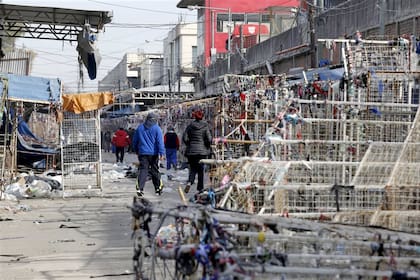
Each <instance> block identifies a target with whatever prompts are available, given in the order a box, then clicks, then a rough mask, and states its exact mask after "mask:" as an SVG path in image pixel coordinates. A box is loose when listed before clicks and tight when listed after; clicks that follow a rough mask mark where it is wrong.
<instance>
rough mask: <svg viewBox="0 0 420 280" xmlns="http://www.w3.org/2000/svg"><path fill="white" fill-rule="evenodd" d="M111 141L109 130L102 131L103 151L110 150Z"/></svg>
mask: <svg viewBox="0 0 420 280" xmlns="http://www.w3.org/2000/svg"><path fill="white" fill-rule="evenodd" d="M111 141H112V136H111V131H109V130H107V131H105V133H104V151H105V152H107V153H109V152H110V151H111Z"/></svg>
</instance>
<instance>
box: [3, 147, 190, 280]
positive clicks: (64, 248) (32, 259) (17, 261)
mask: <svg viewBox="0 0 420 280" xmlns="http://www.w3.org/2000/svg"><path fill="white" fill-rule="evenodd" d="M114 160H115V159H114V155H113V154H104V155H103V162H104V164H103V166H104V174H106V173H107V172H108V171H109V170H110V169H116V168H117V167H116V166H114V165H113V163H114ZM135 161H136V157H135V155H133V154H129V155H126V158H125V162H126V163H131V162H135ZM162 171H164V170H162ZM180 172H182V171H180ZM105 177H106V176H104V182H103V184H104V192H103V197H91V198H66V199H62V198H57V199H27V200H21V201H19V202H10V201H0V271H1V274H0V275H1V276H0V278H1V279H91V278H99V279H119V280H120V279H133V274H132V260H131V259H132V252H133V246H132V240H131V233H132V231H131V228H130V226H131V212H130V209H128V207H129V206H130V205H131V201H132V198H133V195H134V194H135V188H134V184H135V179H133V178H123V179H118V180H109V179H105ZM148 184H150V183H148ZM177 186H178V183H175V182H172V183H167V184H166V189H165V192H164V195H163V196H161V197H158V196H156V195H155V194H154V191H153V187H152V186H151V185H146V191H145V196H146V198H148V199H150V200H152V201H164V202H165V203H177V202H178V201H179V198H178V194H177V192H176V191H175V188H176V187H177ZM9 219H10V220H9Z"/></svg>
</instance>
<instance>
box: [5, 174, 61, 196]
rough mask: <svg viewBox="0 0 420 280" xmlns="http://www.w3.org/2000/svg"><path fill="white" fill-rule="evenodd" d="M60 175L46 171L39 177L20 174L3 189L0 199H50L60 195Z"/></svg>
mask: <svg viewBox="0 0 420 280" xmlns="http://www.w3.org/2000/svg"><path fill="white" fill-rule="evenodd" d="M62 190H63V187H62V183H61V174H59V173H57V171H55V170H47V171H45V172H44V173H42V174H40V175H35V174H34V173H33V172H29V173H20V174H18V175H17V176H16V177H15V178H13V179H12V181H11V184H9V185H7V186H5V187H4V192H2V195H1V199H2V200H3V199H4V200H11V201H17V200H20V199H26V198H51V197H60V196H61V195H62Z"/></svg>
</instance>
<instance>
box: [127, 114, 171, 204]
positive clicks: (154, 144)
mask: <svg viewBox="0 0 420 280" xmlns="http://www.w3.org/2000/svg"><path fill="white" fill-rule="evenodd" d="M157 120H158V116H157V115H156V114H155V113H149V114H148V115H147V118H146V121H145V122H144V123H143V124H141V125H139V127H138V128H137V130H136V132H135V133H134V135H133V149H134V151H135V152H136V153H137V156H138V158H139V174H138V177H137V185H136V189H137V195H138V196H143V191H144V185H145V184H146V181H147V176H148V174H150V175H151V177H152V182H153V185H154V187H155V192H156V194H157V195H161V194H162V189H163V183H162V180H161V178H160V172H159V156H160V158H161V159H162V160H163V156H164V154H165V146H164V143H163V135H162V130H161V128H160V127H159V125H158V123H157Z"/></svg>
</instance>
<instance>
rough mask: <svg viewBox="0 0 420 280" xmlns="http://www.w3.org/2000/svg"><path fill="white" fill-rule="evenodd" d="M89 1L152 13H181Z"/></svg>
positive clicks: (95, 0)
mask: <svg viewBox="0 0 420 280" xmlns="http://www.w3.org/2000/svg"><path fill="white" fill-rule="evenodd" d="M88 1H90V2H94V3H99V4H104V5H108V6H113V7H121V8H127V9H131V10H137V11H145V12H151V13H159V14H169V15H179V14H180V13H178V12H169V11H162V10H154V9H146V8H137V7H133V6H126V5H120V4H115V3H113V4H111V3H107V2H103V1H97V0H88Z"/></svg>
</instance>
